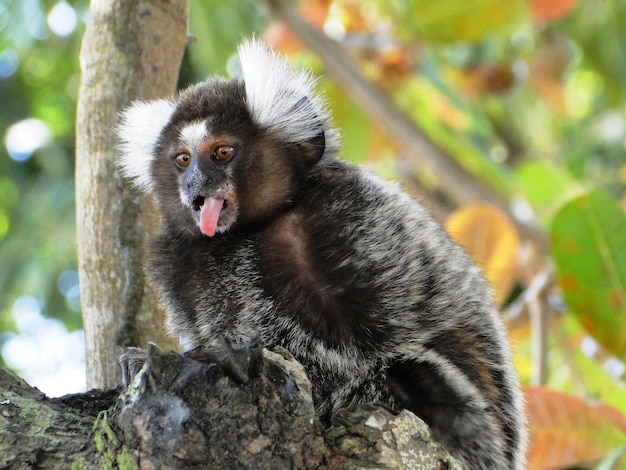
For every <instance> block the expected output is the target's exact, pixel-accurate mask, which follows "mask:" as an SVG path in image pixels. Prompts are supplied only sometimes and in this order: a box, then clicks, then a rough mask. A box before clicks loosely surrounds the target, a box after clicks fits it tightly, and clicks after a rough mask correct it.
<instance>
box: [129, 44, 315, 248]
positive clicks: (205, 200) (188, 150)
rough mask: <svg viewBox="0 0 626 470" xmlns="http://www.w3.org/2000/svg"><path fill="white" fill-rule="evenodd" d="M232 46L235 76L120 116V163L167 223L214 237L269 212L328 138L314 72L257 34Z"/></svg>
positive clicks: (282, 202) (297, 188)
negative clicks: (299, 67)
mask: <svg viewBox="0 0 626 470" xmlns="http://www.w3.org/2000/svg"><path fill="white" fill-rule="evenodd" d="M239 52H240V58H241V66H242V69H243V78H242V79H233V80H228V81H227V80H223V79H219V78H213V79H210V80H207V81H206V82H204V83H201V84H198V85H195V86H193V87H191V88H189V89H187V90H186V91H184V92H183V93H182V94H181V96H180V98H179V99H178V102H174V101H169V100H157V101H152V102H148V103H142V102H138V103H135V104H133V105H132V106H131V107H130V108H128V109H127V110H126V111H125V113H124V114H123V116H122V122H121V125H120V127H119V128H118V132H119V135H120V141H121V146H120V148H121V151H122V155H121V159H120V164H121V167H122V170H123V171H124V173H125V175H126V176H128V177H130V178H132V179H133V180H134V183H135V185H136V186H137V187H139V188H141V189H143V190H144V191H145V192H147V193H150V194H153V195H154V196H155V197H156V200H157V203H158V205H159V209H160V211H161V215H162V216H163V219H164V222H165V223H166V225H167V226H168V227H170V228H175V229H177V230H182V231H187V232H189V231H191V232H193V233H202V234H204V235H206V236H209V237H212V236H214V235H215V234H220V233H224V232H226V231H229V230H235V229H243V228H246V227H250V226H252V225H255V224H259V223H264V222H266V221H268V220H271V219H272V218H273V217H275V216H276V215H277V214H278V213H280V212H281V210H282V209H283V208H285V207H287V206H289V205H290V204H292V203H293V201H294V197H295V196H296V195H297V194H299V193H301V189H302V184H304V181H305V180H306V177H307V175H308V173H309V171H310V169H311V168H312V166H313V165H315V164H316V163H317V161H318V160H319V159H320V158H321V157H322V156H323V154H324V153H325V150H326V148H327V145H326V144H327V141H326V129H327V127H326V120H327V116H326V112H325V110H324V107H323V102H322V101H321V100H320V99H319V98H317V97H316V96H315V95H314V93H313V91H312V86H313V83H314V81H313V79H312V78H311V77H310V76H308V75H307V74H305V73H301V72H295V71H292V70H290V69H289V68H288V67H287V64H286V62H285V61H284V60H283V59H281V58H279V57H278V56H276V55H275V54H273V53H272V52H271V51H269V50H267V49H266V48H265V46H263V45H262V44H261V43H257V42H248V43H244V44H243V45H242V46H241V47H240V50H239Z"/></svg>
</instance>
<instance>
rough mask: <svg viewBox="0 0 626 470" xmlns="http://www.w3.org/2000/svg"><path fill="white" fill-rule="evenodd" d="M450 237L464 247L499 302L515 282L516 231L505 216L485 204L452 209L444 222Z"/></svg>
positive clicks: (518, 243)
mask: <svg viewBox="0 0 626 470" xmlns="http://www.w3.org/2000/svg"><path fill="white" fill-rule="evenodd" d="M446 229H447V231H448V233H449V234H450V236H451V237H452V239H454V241H456V242H457V243H458V244H459V245H461V246H462V247H463V248H465V251H466V252H467V254H468V255H470V256H471V257H472V259H473V260H474V262H475V263H476V264H477V265H478V266H479V267H480V268H482V269H483V273H484V275H485V277H486V278H487V280H488V281H489V283H490V284H491V287H492V288H493V290H494V295H495V298H496V301H497V302H498V303H499V304H502V302H504V300H506V297H507V295H508V293H509V292H510V290H511V288H512V287H513V283H514V282H515V277H516V274H517V254H518V250H519V246H520V240H519V235H518V233H517V230H516V229H515V226H514V225H513V224H512V223H511V221H510V220H509V218H508V217H507V216H506V214H504V213H503V212H501V211H500V210H499V209H496V208H495V207H492V206H489V205H487V204H471V205H468V206H465V207H462V208H460V209H458V210H456V211H455V212H454V213H453V214H452V215H451V216H450V217H449V218H448V221H447V223H446Z"/></svg>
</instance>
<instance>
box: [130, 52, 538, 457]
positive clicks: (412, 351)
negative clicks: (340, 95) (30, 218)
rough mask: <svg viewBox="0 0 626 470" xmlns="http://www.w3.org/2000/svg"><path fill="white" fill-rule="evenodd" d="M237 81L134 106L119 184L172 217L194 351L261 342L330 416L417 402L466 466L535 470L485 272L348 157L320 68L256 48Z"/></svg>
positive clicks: (171, 259) (171, 266) (185, 322)
mask: <svg viewBox="0 0 626 470" xmlns="http://www.w3.org/2000/svg"><path fill="white" fill-rule="evenodd" d="M239 59H240V63H241V71H242V76H241V78H234V79H232V80H225V79H222V78H210V79H208V80H207V81H205V82H203V83H200V84H197V85H195V86H192V87H190V88H189V89H187V90H185V91H183V92H182V93H181V94H180V97H179V98H178V100H176V101H173V100H157V101H151V102H145V103H144V102H137V103H134V104H133V105H132V106H131V107H130V108H129V109H128V110H127V111H126V112H125V113H124V114H123V115H122V119H121V124H120V127H119V136H120V141H121V159H120V164H121V168H122V171H123V173H124V174H125V175H126V176H127V177H129V178H131V179H132V180H133V181H134V184H135V185H136V186H137V187H138V188H140V189H142V190H143V191H145V192H146V193H148V194H152V195H153V196H154V197H155V199H156V202H157V205H158V209H159V212H160V215H161V218H162V227H161V231H160V233H159V235H158V236H157V237H156V238H155V240H154V241H153V243H152V245H151V247H150V254H149V260H148V263H147V271H148V273H149V275H150V276H151V278H152V280H153V281H154V282H155V283H156V285H157V286H158V287H159V290H160V293H161V296H162V300H163V302H164V303H165V305H166V307H167V309H168V315H169V316H168V318H169V320H168V323H169V325H168V326H169V329H170V330H171V331H172V332H173V333H175V334H178V335H180V336H182V337H183V338H184V339H185V340H186V344H187V347H188V348H189V349H191V348H195V347H199V346H211V345H214V344H215V343H216V342H217V341H218V340H219V338H221V337H224V338H227V339H228V340H230V341H231V342H232V343H233V344H234V345H239V346H243V345H245V344H246V343H247V342H249V341H250V340H251V338H253V337H260V339H261V340H262V342H263V343H264V345H266V346H267V347H270V348H271V347H277V346H282V347H284V348H286V349H287V350H289V351H290V352H291V353H292V354H293V355H294V356H295V357H296V358H297V359H298V360H299V361H300V362H301V363H302V364H303V365H304V367H305V369H306V371H307V374H308V376H309V378H310V379H311V382H312V384H313V393H314V397H313V398H314V402H315V406H316V410H317V412H318V414H319V415H320V417H321V418H322V420H323V421H328V420H329V419H330V418H331V417H332V415H333V414H334V413H336V412H337V411H338V410H339V409H341V408H344V407H349V406H351V405H355V404H357V403H362V402H372V403H382V404H384V405H387V406H389V407H391V408H394V409H401V408H406V409H409V410H411V411H413V412H415V414H417V415H418V416H419V417H421V418H422V419H423V420H424V421H426V423H428V424H429V426H430V427H431V429H432V431H433V433H434V435H435V437H436V438H437V439H438V440H440V442H442V444H444V445H445V446H446V447H447V449H448V450H449V451H450V453H451V454H452V455H454V456H455V457H457V458H458V459H459V460H461V461H462V462H463V463H464V464H465V465H466V466H467V468H468V469H522V468H523V464H524V453H525V446H526V431H525V429H524V423H525V421H524V417H523V411H522V408H523V406H522V399H521V394H520V391H519V388H518V381H517V378H516V375H515V372H514V370H513V366H512V365H511V357H510V351H509V347H508V343H507V338H506V334H505V329H504V327H503V324H502V321H501V319H500V318H499V315H498V312H497V310H496V308H495V306H494V302H493V299H492V296H491V294H490V292H489V288H488V286H487V284H486V282H485V280H484V279H483V277H482V275H481V273H480V271H479V270H478V269H477V268H476V267H475V266H474V265H473V264H472V262H471V261H470V259H469V258H468V257H467V256H466V255H465V253H464V252H463V250H462V249H461V248H459V247H458V246H457V245H455V244H454V243H453V242H452V241H451V240H450V239H449V238H448V236H447V235H446V233H445V232H444V230H443V229H442V228H441V227H440V226H439V225H438V224H437V223H436V222H435V221H434V220H433V219H432V218H431V217H430V215H429V214H428V213H427V211H426V210H425V209H424V208H423V207H422V206H420V205H419V204H418V203H416V202H415V201H414V200H412V199H411V198H410V197H409V196H407V195H406V194H404V193H403V192H401V191H400V190H399V189H398V187H397V186H396V185H395V184H392V183H389V182H386V181H383V180H381V179H379V178H377V177H376V176H373V175H372V174H370V173H368V172H367V171H366V170H364V169H362V168H359V167H356V166H353V165H351V164H349V163H346V162H344V161H341V160H339V159H338V158H337V157H336V155H337V153H338V149H339V136H338V133H337V132H336V131H335V130H334V129H333V128H332V127H331V126H330V124H329V116H328V112H327V110H326V106H325V104H324V101H323V99H321V98H320V97H319V96H318V95H317V94H316V93H315V91H314V85H315V80H314V79H313V78H312V77H311V75H310V74H309V73H307V72H303V71H295V70H292V69H290V67H289V65H288V64H287V61H286V60H285V59H283V58H281V57H279V56H278V55H277V54H275V53H274V52H273V51H271V50H270V49H268V48H267V47H266V46H265V45H263V44H262V43H261V42H259V41H248V42H244V43H243V44H242V45H241V46H240V48H239Z"/></svg>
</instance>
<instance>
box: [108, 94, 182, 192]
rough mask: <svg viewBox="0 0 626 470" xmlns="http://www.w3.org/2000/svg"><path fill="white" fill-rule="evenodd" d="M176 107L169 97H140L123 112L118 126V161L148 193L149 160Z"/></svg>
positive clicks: (127, 174)
mask: <svg viewBox="0 0 626 470" xmlns="http://www.w3.org/2000/svg"><path fill="white" fill-rule="evenodd" d="M174 108H175V104H174V102H172V101H170V100H155V101H148V102H142V101H137V102H135V103H133V104H132V105H131V106H130V107H128V108H127V109H126V110H125V111H124V112H123V113H122V114H121V120H120V124H119V125H118V127H117V135H118V136H119V139H120V145H119V149H120V157H119V160H118V165H119V167H120V169H121V170H122V174H123V175H124V176H125V177H127V178H130V179H131V180H132V181H133V184H134V185H135V186H136V187H138V188H139V189H141V190H143V191H145V192H147V193H149V192H150V191H151V189H152V187H151V186H152V181H151V177H150V164H151V162H152V159H153V158H154V156H155V155H154V148H155V146H156V143H157V141H158V139H159V136H160V135H161V131H162V130H163V128H164V127H165V126H166V125H167V123H168V122H169V120H170V117H171V116H172V113H173V112H174Z"/></svg>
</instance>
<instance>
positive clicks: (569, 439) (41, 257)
mask: <svg viewBox="0 0 626 470" xmlns="http://www.w3.org/2000/svg"><path fill="white" fill-rule="evenodd" d="M299 11H300V13H301V14H302V16H303V17H304V18H305V19H306V20H307V21H309V22H310V23H311V24H313V25H315V26H317V27H319V28H323V29H324V31H325V32H326V33H327V34H328V35H330V36H331V37H333V38H334V39H336V40H339V41H341V42H342V44H343V46H344V47H345V48H346V50H347V51H348V52H349V53H350V55H351V57H352V58H353V60H354V61H355V63H356V64H357V65H358V67H359V69H360V70H361V72H362V73H363V74H364V75H365V76H366V77H367V78H368V79H369V80H371V81H373V82H374V83H376V84H377V85H378V86H379V87H380V88H382V89H383V90H384V91H385V93H386V94H387V96H388V97H389V98H390V99H392V100H393V101H394V102H395V103H396V105H397V106H398V107H399V108H400V109H402V110H403V111H404V112H405V114H406V115H407V116H408V117H409V118H410V119H411V120H412V121H413V122H415V123H416V124H417V126H418V127H419V128H420V129H421V130H422V131H423V132H424V133H425V134H426V135H428V136H429V138H430V139H431V140H432V141H433V142H435V143H436V144H437V145H438V146H439V147H440V148H442V149H444V150H445V151H446V152H447V154H449V155H450V156H451V157H452V158H453V159H454V160H455V161H457V162H458V163H459V165H461V166H462V167H463V168H465V169H467V170H468V171H469V172H470V173H471V174H472V175H473V177H474V178H476V179H478V180H479V181H480V182H481V184H483V185H484V186H485V187H487V188H489V189H490V190H491V191H493V192H494V193H495V194H498V195H499V196H500V197H502V198H504V199H506V200H507V201H508V202H509V204H510V207H511V212H512V213H513V214H515V215H516V216H517V219H518V220H517V221H516V222H515V223H514V221H512V220H511V219H510V218H509V217H507V216H505V215H504V214H502V212H500V211H497V210H495V209H494V208H492V207H489V206H484V205H468V206H467V207H463V208H457V207H454V206H453V205H452V204H451V203H450V200H449V198H447V197H446V187H444V186H442V185H441V184H440V182H438V180H437V175H432V174H428V173H427V172H424V171H422V170H421V169H420V168H418V167H416V166H415V165H414V164H412V163H411V161H409V160H407V159H406V156H405V154H404V152H403V143H402V142H394V141H392V140H391V139H390V138H389V137H388V136H385V135H382V133H381V132H379V131H377V126H376V122H375V117H374V120H371V119H370V116H367V115H366V114H365V113H364V112H363V111H362V110H361V108H360V107H359V105H358V103H354V102H352V101H350V100H349V99H348V98H346V95H347V94H346V92H345V90H344V89H342V88H341V85H340V84H337V83H334V82H332V81H330V80H329V79H328V78H327V77H324V75H323V74H324V70H323V68H322V66H321V62H320V61H319V60H318V59H317V58H316V57H315V56H314V55H313V54H311V53H310V52H307V51H306V49H305V48H304V47H303V46H302V45H301V44H300V43H299V42H298V41H297V40H296V38H295V37H294V36H293V35H291V34H290V33H289V32H288V31H287V29H286V28H285V27H284V26H283V25H280V24H278V23H276V22H273V21H272V18H271V15H270V14H269V12H268V11H267V10H266V9H265V8H264V7H263V5H262V4H260V3H259V2H255V1H252V0H233V1H230V2H222V1H218V0H209V1H202V2H201V1H198V0H192V1H191V15H190V33H191V34H193V35H194V36H195V37H196V38H197V41H195V42H193V43H191V44H190V45H189V47H188V51H187V54H186V56H185V59H184V63H183V68H182V70H181V76H180V87H184V86H186V85H187V84H189V83H193V82H195V81H199V80H202V79H203V78H205V77H206V76H207V75H209V74H212V73H218V74H222V75H225V74H229V73H233V72H234V71H236V68H237V66H236V61H234V59H233V52H234V50H235V47H236V45H237V43H238V42H239V41H240V39H241V38H242V37H245V36H250V35H252V34H255V35H257V36H261V37H264V38H265V39H266V40H267V41H268V42H270V43H271V44H272V45H273V46H274V47H275V48H277V49H278V50H280V51H282V52H283V53H287V54H289V55H290V57H291V59H292V61H293V62H294V63H295V64H298V65H305V66H307V67H310V68H313V69H314V70H316V71H317V72H319V73H320V75H321V79H320V87H321V88H322V89H323V90H324V91H325V93H327V95H328V97H329V103H330V107H331V109H332V111H333V114H334V117H335V121H336V124H337V125H338V127H340V128H341V129H342V132H343V134H344V136H345V148H344V153H343V156H344V157H345V158H347V159H349V160H352V161H356V162H358V163H361V164H365V165H368V166H371V167H372V168H373V169H374V170H375V171H377V172H379V173H380V174H382V175H383V176H385V177H389V178H394V179H397V180H398V181H400V182H401V184H403V185H404V186H405V187H406V188H407V190H408V191H409V192H411V193H413V194H415V195H416V197H419V198H420V199H421V200H423V201H424V203H425V204H426V205H428V206H429V207H430V208H431V209H432V210H433V211H434V213H435V215H436V216H437V217H439V218H440V220H441V221H442V222H445V223H446V225H447V227H448V229H449V231H450V232H451V234H452V236H454V237H455V238H457V239H458V240H459V242H460V243H463V244H464V245H465V246H466V249H467V250H468V251H469V252H470V253H472V255H473V256H475V258H476V259H477V261H478V262H479V263H480V264H481V265H482V266H483V268H484V269H485V272H486V274H487V276H488V277H489V278H490V280H491V281H492V283H493V285H494V289H495V291H496V295H497V297H498V298H499V299H500V300H501V301H502V304H503V311H504V312H505V318H506V320H507V324H508V325H509V327H510V332H511V338H512V340H513V343H514V345H515V351H516V357H515V360H516V364H517V367H518V371H519V373H520V376H521V378H522V380H523V382H524V383H525V384H526V385H528V388H527V389H526V392H527V399H528V406H529V413H530V425H531V431H532V433H533V450H532V452H531V458H530V467H531V468H565V467H568V466H574V465H604V467H602V468H626V463H625V462H624V452H625V449H626V418H624V416H625V415H626V390H625V387H624V361H625V360H626V215H625V212H626V192H625V188H626V158H625V157H626V149H625V146H626V0H586V1H584V0H579V1H576V0H528V1H526V0H514V1H511V0H484V1H468V0H448V1H446V2H441V1H438V0H404V1H403V0H393V1H383V0H371V1H356V0H335V1H330V0H306V1H302V2H301V3H300V4H299ZM87 14H88V2H87V1H86V0H79V1H70V2H68V3H66V2H64V1H61V2H58V1H56V0H54V1H53V0H0V103H1V105H2V112H1V113H0V134H1V135H2V136H3V138H4V141H3V145H2V146H0V347H2V358H0V360H2V361H3V364H4V365H8V366H11V367H13V368H16V369H17V370H18V372H20V373H22V374H23V375H24V376H26V377H27V378H28V379H29V380H30V381H31V382H32V383H36V384H37V385H39V386H40V387H42V388H43V389H44V391H47V392H48V393H67V392H70V391H73V390H74V389H75V388H78V389H80V387H81V375H80V367H81V361H80V358H81V332H80V327H81V319H80V302H79V297H78V285H77V282H78V281H77V276H76V265H77V261H76V254H75V252H76V249H75V233H74V231H75V229H74V186H73V172H74V162H73V158H74V120H75V107H76V94H77V89H78V83H79V70H78V53H79V48H80V39H81V36H82V32H83V31H84V25H85V20H86V18H87ZM55 15H56V16H55ZM72 17H75V25H74V26H73V27H72V28H69V27H68V29H66V30H63V29H62V27H61V26H62V25H63V24H66V25H67V22H68V21H70V23H71V20H72ZM59 25H61V26H59ZM32 119H36V120H37V121H33V120H32ZM25 120H26V121H25ZM18 123H21V124H25V125H22V126H21V127H15V124H18ZM42 123H43V126H42ZM42 127H43V129H42ZM20 130H21V131H22V134H20ZM24 134H25V135H24ZM20 135H22V136H21V137H20ZM520 221H521V224H522V225H523V224H526V225H528V224H530V225H536V226H537V227H538V228H539V233H540V234H541V235H540V238H539V240H538V239H536V238H531V237H528V236H526V234H525V232H523V231H522V232H520ZM41 377H46V378H45V379H42V378H41ZM83 386H84V385H83ZM46 387H50V388H46ZM73 387H74V388H73ZM598 462H601V464H598Z"/></svg>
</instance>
